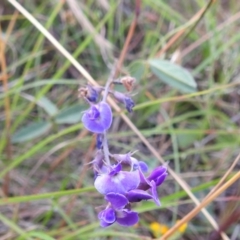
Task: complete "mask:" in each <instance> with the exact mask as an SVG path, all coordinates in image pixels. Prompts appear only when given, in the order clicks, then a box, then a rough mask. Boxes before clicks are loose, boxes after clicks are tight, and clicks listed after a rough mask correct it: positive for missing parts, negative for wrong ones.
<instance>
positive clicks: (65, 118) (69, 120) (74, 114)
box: [55, 105, 86, 124]
mask: <svg viewBox="0 0 240 240" xmlns="http://www.w3.org/2000/svg"><path fill="white" fill-rule="evenodd" d="M85 109H86V107H85V106H83V105H74V106H71V107H68V108H65V109H63V110H61V111H60V112H59V113H58V114H57V115H56V116H55V122H56V123H58V124H74V123H78V122H80V120H81V116H82V112H83V110H85Z"/></svg>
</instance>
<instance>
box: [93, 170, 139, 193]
mask: <svg viewBox="0 0 240 240" xmlns="http://www.w3.org/2000/svg"><path fill="white" fill-rule="evenodd" d="M139 182H140V178H139V173H138V171H133V172H126V171H120V172H119V173H118V174H116V175H114V176H110V175H109V174H102V175H99V176H98V177H97V178H96V180H95V182H94V186H95V188H96V189H97V190H98V192H100V193H101V194H104V195H106V194H108V193H111V192H115V193H120V194H125V193H126V192H128V191H131V190H133V189H136V188H137V187H138V185H139Z"/></svg>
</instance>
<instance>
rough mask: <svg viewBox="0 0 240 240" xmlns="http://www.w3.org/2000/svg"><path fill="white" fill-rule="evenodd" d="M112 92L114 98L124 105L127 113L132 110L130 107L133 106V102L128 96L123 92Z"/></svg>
mask: <svg viewBox="0 0 240 240" xmlns="http://www.w3.org/2000/svg"><path fill="white" fill-rule="evenodd" d="M112 94H113V96H114V98H115V99H116V100H118V101H119V102H121V103H123V104H124V105H125V107H126V109H127V111H128V112H129V113H131V112H132V109H133V107H134V106H135V104H134V102H133V100H132V99H131V98H130V97H128V96H126V95H125V94H123V93H120V92H113V93H112Z"/></svg>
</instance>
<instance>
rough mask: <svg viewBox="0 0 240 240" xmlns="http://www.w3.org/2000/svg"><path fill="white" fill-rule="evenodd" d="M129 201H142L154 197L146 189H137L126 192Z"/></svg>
mask: <svg viewBox="0 0 240 240" xmlns="http://www.w3.org/2000/svg"><path fill="white" fill-rule="evenodd" d="M126 197H127V199H128V201H129V202H140V201H142V200H148V199H152V198H153V197H152V196H151V195H150V194H149V193H147V192H146V191H144V190H140V189H135V190H131V191H129V192H128V193H127V194H126Z"/></svg>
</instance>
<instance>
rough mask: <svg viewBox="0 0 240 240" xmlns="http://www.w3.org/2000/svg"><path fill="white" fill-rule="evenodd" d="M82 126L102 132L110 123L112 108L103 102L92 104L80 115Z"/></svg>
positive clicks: (92, 130)
mask: <svg viewBox="0 0 240 240" xmlns="http://www.w3.org/2000/svg"><path fill="white" fill-rule="evenodd" d="M82 122H83V125H84V127H85V128H86V129H87V130H89V131H90V132H94V133H104V132H105V131H106V130H107V129H109V128H110V126H111V124H112V110H111V108H110V106H109V105H108V104H107V103H105V102H100V103H98V104H92V105H91V107H90V108H89V109H88V110H87V111H85V112H84V114H83V116H82Z"/></svg>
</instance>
